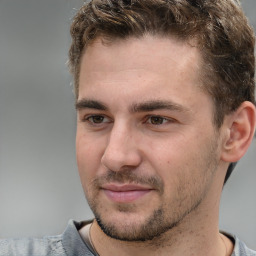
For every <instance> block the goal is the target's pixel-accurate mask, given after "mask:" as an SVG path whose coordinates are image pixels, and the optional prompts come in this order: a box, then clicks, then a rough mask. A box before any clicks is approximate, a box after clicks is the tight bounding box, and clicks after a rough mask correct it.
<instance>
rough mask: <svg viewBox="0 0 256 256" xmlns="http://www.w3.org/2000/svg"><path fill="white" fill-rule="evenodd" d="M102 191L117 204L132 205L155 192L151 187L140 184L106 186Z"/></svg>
mask: <svg viewBox="0 0 256 256" xmlns="http://www.w3.org/2000/svg"><path fill="white" fill-rule="evenodd" d="M101 189H102V191H103V192H104V194H105V195H106V196H107V198H108V199H109V200H111V201H113V202H116V203H131V202H134V201H136V200H139V199H140V198H142V197H144V196H145V195H147V194H148V193H150V192H151V191H153V189H152V188H151V187H146V186H143V185H139V184H106V185H103V186H102V188H101Z"/></svg>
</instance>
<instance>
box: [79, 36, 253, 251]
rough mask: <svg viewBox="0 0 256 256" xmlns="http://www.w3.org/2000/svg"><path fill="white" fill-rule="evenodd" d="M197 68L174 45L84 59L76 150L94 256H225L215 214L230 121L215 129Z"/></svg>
mask: <svg viewBox="0 0 256 256" xmlns="http://www.w3.org/2000/svg"><path fill="white" fill-rule="evenodd" d="M156 49H157V50H156ZM200 66H201V56H200V53H199V51H198V50H197V48H195V47H191V46H190V45H189V44H186V43H183V42H179V41H176V40H174V39H171V38H168V39H167V38H161V37H153V36H145V37H143V38H140V39H136V38H129V39H127V40H121V41H118V40H116V41H113V42H111V43H107V44H106V43H103V41H102V40H101V38H99V39H97V40H95V41H94V42H93V43H92V44H91V45H90V46H88V48H87V49H86V51H85V53H84V55H83V57H82V62H81V72H80V79H79V95H78V100H77V110H78V111H77V112H78V117H77V120H78V121H77V138H76V149H77V163H78V169H79V174H80V178H81V182H82V186H83V189H84V192H85V195H86V197H87V200H88V203H89V205H90V207H91V209H92V211H93V212H94V214H95V216H96V218H97V219H98V222H96V221H95V222H94V223H93V225H92V229H91V237H92V241H93V243H94V246H95V247H96V250H97V251H98V252H99V254H100V255H113V253H114V252H115V253H117V252H118V255H156V253H157V255H210V256H211V255H230V254H231V252H232V246H233V245H232V243H231V242H230V241H229V240H228V239H227V238H226V237H224V236H223V237H224V238H223V237H222V238H221V236H220V234H219V231H218V211H219V201H220V195H221V191H222V186H223V181H224V177H225V171H226V169H227V166H228V160H229V159H231V158H232V159H236V156H235V155H234V152H233V154H232V155H231V154H229V153H228V152H230V148H228V147H227V145H229V146H230V145H231V144H232V142H231V143H229V144H228V142H230V138H231V137H232V135H233V133H235V132H236V129H234V130H232V129H231V127H233V126H232V124H233V123H234V118H235V116H234V115H232V116H229V117H227V118H226V119H225V121H224V124H223V126H222V127H221V128H220V129H219V130H217V129H216V127H215V125H214V124H213V110H214V106H213V102H212V100H211V98H210V97H209V96H208V95H207V94H206V93H205V92H203V90H202V89H201V87H202V84H201V83H200ZM247 109H248V107H247ZM249 109H250V110H251V109H252V106H249ZM251 112H252V113H251V115H250V116H253V115H254V116H255V110H254V112H253V111H251ZM251 119H252V120H250V121H251V123H253V122H254V123H255V119H254V121H253V118H251ZM251 137H252V136H251V135H248V139H247V141H248V142H247V144H248V143H249V141H250V140H251ZM247 144H246V145H247ZM232 145H233V144H232ZM245 150H246V149H245ZM235 152H237V151H235ZM240 153H241V154H242V151H241V152H240ZM80 233H81V235H82V236H83V230H81V231H80ZM226 251H227V253H228V254H226Z"/></svg>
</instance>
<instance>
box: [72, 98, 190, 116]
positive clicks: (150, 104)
mask: <svg viewBox="0 0 256 256" xmlns="http://www.w3.org/2000/svg"><path fill="white" fill-rule="evenodd" d="M75 107H76V109H77V110H81V109H97V110H103V111H106V110H108V108H107V106H105V105H104V104H103V103H102V102H100V101H96V100H92V99H81V100H78V101H77V102H76V104H75ZM164 109H167V110H172V111H178V112H189V111H190V110H189V109H188V108H186V107H185V106H183V105H180V104H177V103H174V102H172V101H164V100H150V101H145V102H142V103H134V104H132V105H131V107H130V109H129V111H130V112H131V113H138V112H150V111H154V110H164Z"/></svg>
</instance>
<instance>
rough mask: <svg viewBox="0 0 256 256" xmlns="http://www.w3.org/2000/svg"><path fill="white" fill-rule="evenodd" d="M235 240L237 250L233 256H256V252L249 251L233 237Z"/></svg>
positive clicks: (235, 249)
mask: <svg viewBox="0 0 256 256" xmlns="http://www.w3.org/2000/svg"><path fill="white" fill-rule="evenodd" d="M233 237H234V240H235V248H234V252H233V254H232V256H256V251H253V250H251V249H249V248H248V247H247V246H246V244H245V243H244V242H242V241H241V240H239V239H238V238H237V237H236V236H233Z"/></svg>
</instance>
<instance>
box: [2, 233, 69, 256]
mask: <svg viewBox="0 0 256 256" xmlns="http://www.w3.org/2000/svg"><path fill="white" fill-rule="evenodd" d="M11 255H24V256H28V255H37V256H46V255H55V256H66V253H65V251H64V248H63V244H62V236H61V235H60V236H52V237H44V238H41V239H36V238H25V239H2V240H0V256H11Z"/></svg>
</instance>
